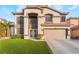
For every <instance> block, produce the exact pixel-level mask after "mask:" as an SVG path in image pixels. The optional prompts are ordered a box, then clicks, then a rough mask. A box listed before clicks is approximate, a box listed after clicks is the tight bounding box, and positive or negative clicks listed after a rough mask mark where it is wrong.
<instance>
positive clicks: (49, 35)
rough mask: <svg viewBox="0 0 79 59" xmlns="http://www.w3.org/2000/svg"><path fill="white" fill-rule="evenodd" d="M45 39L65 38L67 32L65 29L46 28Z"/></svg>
mask: <svg viewBox="0 0 79 59" xmlns="http://www.w3.org/2000/svg"><path fill="white" fill-rule="evenodd" d="M44 35H45V39H65V38H66V34H65V30H64V29H62V30H61V29H45V30H44Z"/></svg>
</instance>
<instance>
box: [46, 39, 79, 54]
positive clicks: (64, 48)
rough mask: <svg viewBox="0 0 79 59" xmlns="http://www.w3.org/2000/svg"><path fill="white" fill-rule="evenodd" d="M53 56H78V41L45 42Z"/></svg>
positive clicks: (51, 40) (50, 40) (49, 40)
mask: <svg viewBox="0 0 79 59" xmlns="http://www.w3.org/2000/svg"><path fill="white" fill-rule="evenodd" d="M46 42H47V44H48V45H49V47H50V48H51V50H52V52H53V53H54V54H79V40H67V39H65V40H53V39H48V40H46Z"/></svg>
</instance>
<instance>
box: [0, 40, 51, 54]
mask: <svg viewBox="0 0 79 59" xmlns="http://www.w3.org/2000/svg"><path fill="white" fill-rule="evenodd" d="M50 53H51V51H50V49H49V47H48V45H47V44H46V42H45V41H32V40H0V54H50Z"/></svg>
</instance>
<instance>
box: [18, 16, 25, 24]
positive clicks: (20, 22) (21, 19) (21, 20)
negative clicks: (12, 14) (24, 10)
mask: <svg viewBox="0 0 79 59" xmlns="http://www.w3.org/2000/svg"><path fill="white" fill-rule="evenodd" d="M18 24H24V17H22V16H20V17H18Z"/></svg>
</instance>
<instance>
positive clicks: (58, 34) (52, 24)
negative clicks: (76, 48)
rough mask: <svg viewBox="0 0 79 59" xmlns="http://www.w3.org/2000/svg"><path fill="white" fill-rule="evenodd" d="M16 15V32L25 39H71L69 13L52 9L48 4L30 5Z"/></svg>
mask: <svg viewBox="0 0 79 59" xmlns="http://www.w3.org/2000/svg"><path fill="white" fill-rule="evenodd" d="M13 14H14V15H15V34H22V35H24V39H70V25H69V23H67V22H66V15H67V14H68V13H65V12H60V11H58V10H55V9H52V8H50V7H48V6H47V5H28V6H26V8H24V9H23V10H22V12H13Z"/></svg>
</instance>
